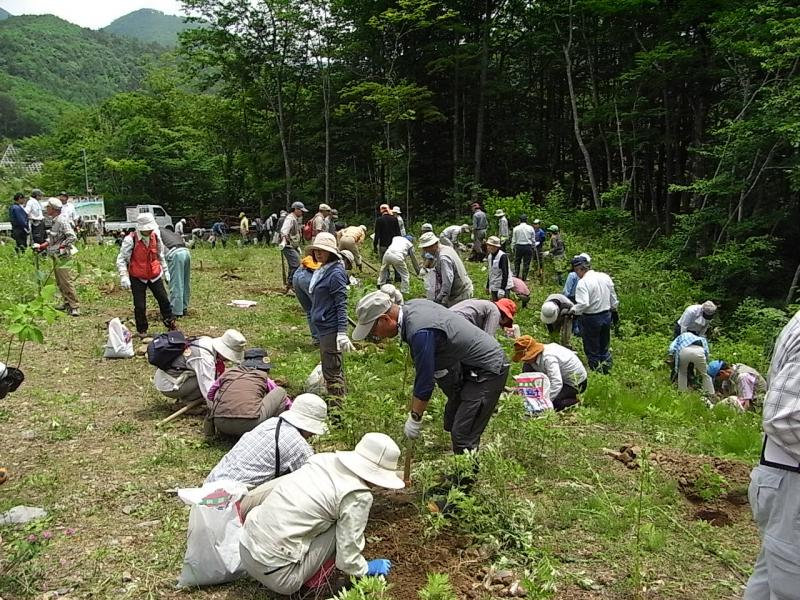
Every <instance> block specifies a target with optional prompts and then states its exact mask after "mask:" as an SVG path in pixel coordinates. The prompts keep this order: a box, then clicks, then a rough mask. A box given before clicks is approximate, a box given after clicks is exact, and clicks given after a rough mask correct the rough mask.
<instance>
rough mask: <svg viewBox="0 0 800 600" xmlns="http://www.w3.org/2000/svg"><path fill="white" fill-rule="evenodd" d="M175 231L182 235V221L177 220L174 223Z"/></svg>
mask: <svg viewBox="0 0 800 600" xmlns="http://www.w3.org/2000/svg"><path fill="white" fill-rule="evenodd" d="M175 233H177V234H178V235H183V221H178V222H177V223H175Z"/></svg>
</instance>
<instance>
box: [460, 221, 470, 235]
mask: <svg viewBox="0 0 800 600" xmlns="http://www.w3.org/2000/svg"><path fill="white" fill-rule="evenodd" d="M461 231H463V232H464V233H467V232H468V231H469V225H467V224H466V223H464V224H463V225H462V226H461Z"/></svg>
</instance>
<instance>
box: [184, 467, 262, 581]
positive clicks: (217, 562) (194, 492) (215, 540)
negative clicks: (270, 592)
mask: <svg viewBox="0 0 800 600" xmlns="http://www.w3.org/2000/svg"><path fill="white" fill-rule="evenodd" d="M246 493H247V486H246V485H244V484H243V483H238V482H236V481H214V482H212V483H207V484H206V485H204V486H203V487H200V488H186V489H182V490H178V497H179V498H180V499H181V500H183V501H184V502H185V503H186V504H188V505H189V506H191V507H192V509H191V511H190V512H189V530H188V534H187V540H186V555H185V556H184V557H183V569H182V570H181V575H180V577H179V578H178V587H193V586H199V585H215V584H219V583H227V582H228V581H233V580H234V579H238V578H239V577H242V576H243V575H244V574H245V571H244V569H243V568H242V562H241V558H240V557H239V538H240V536H241V533H242V521H241V520H240V518H239V501H240V500H241V499H242V497H243V496H244V495H245V494H246Z"/></svg>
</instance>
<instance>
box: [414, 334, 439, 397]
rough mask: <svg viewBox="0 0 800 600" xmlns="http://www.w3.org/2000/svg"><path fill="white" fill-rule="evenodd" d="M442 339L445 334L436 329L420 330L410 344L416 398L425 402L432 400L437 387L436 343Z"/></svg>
mask: <svg viewBox="0 0 800 600" xmlns="http://www.w3.org/2000/svg"><path fill="white" fill-rule="evenodd" d="M442 337H444V333H442V332H441V331H438V330H436V329H420V330H419V331H418V332H417V333H415V334H414V337H412V338H411V341H410V342H409V346H411V356H413V357H414V372H415V376H414V397H415V398H419V399H420V400H424V401H425V402H427V401H428V400H430V399H431V395H433V388H434V387H435V386H436V379H435V377H434V373H435V370H436V369H435V365H436V343H437V338H439V339H441V338H442Z"/></svg>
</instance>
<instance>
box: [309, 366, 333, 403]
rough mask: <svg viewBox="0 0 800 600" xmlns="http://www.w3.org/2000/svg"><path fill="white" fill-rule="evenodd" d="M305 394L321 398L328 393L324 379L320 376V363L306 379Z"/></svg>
mask: <svg viewBox="0 0 800 600" xmlns="http://www.w3.org/2000/svg"><path fill="white" fill-rule="evenodd" d="M306 392H308V393H309V394H317V395H318V396H323V395H325V394H327V393H328V388H327V386H326V385H325V378H324V377H323V376H322V363H319V364H317V366H316V367H314V370H313V371H311V373H310V374H309V376H308V377H307V378H306Z"/></svg>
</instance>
